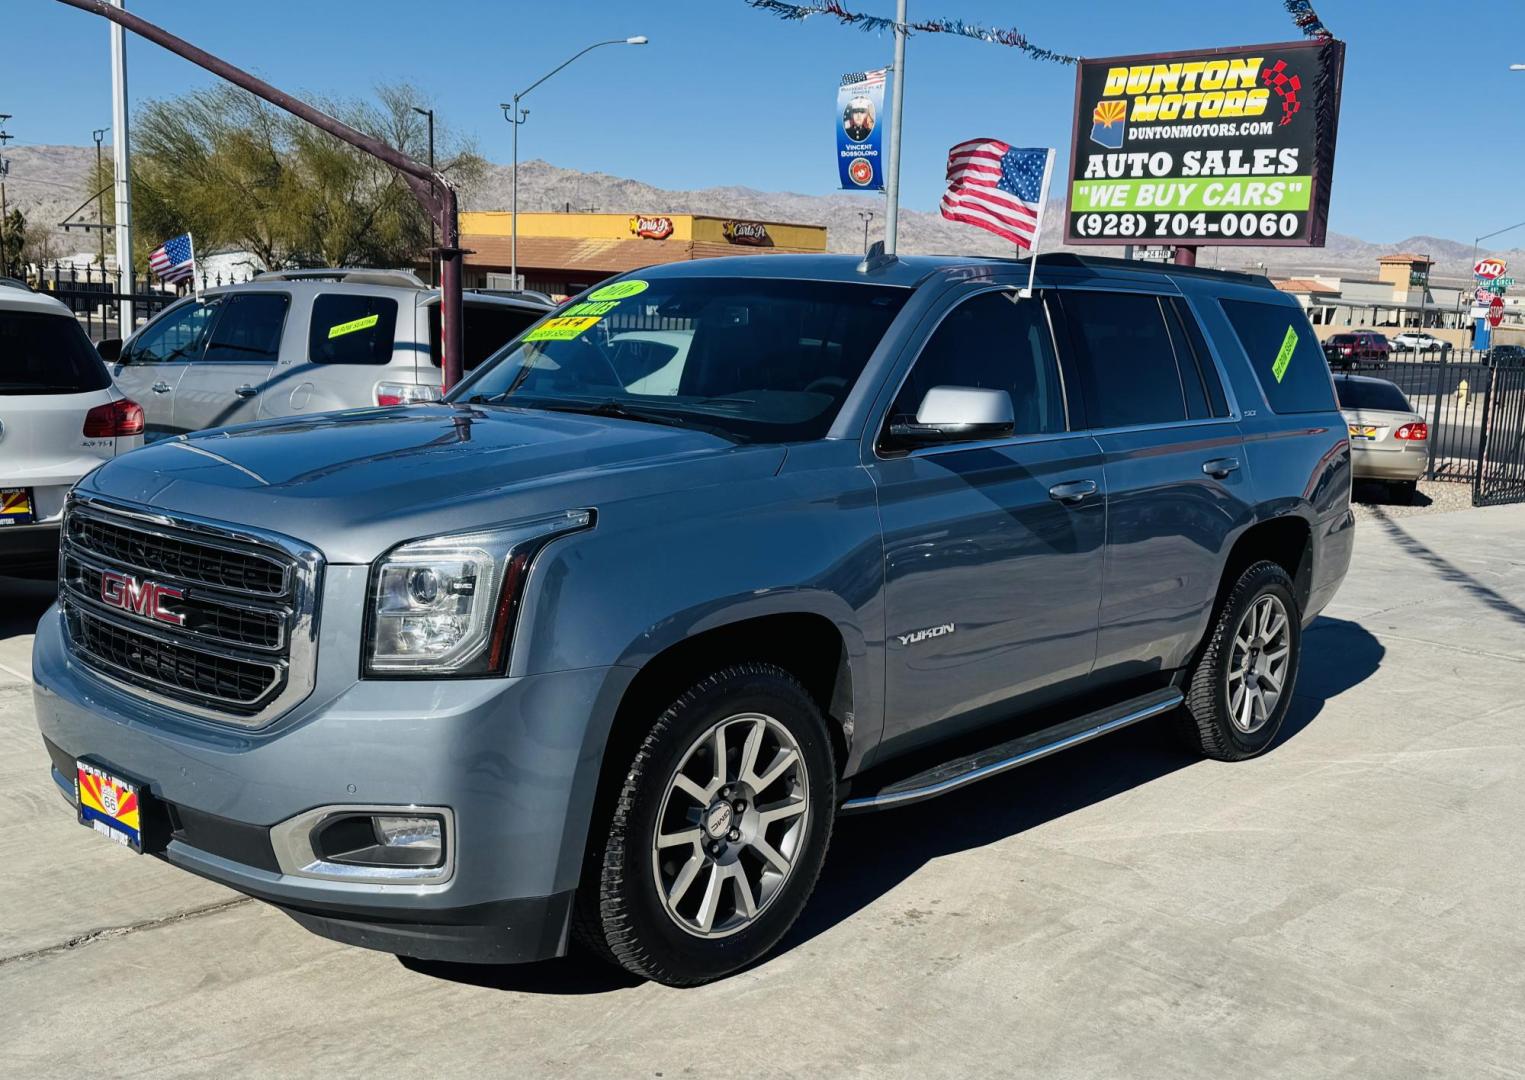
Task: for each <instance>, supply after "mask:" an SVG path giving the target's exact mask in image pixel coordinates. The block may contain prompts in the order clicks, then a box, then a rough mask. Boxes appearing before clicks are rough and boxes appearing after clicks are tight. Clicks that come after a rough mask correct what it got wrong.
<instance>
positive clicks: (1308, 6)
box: [1282, 0, 1334, 41]
mask: <svg viewBox="0 0 1525 1080" xmlns="http://www.w3.org/2000/svg"><path fill="white" fill-rule="evenodd" d="M1282 6H1283V7H1285V8H1286V9H1287V14H1288V15H1291V16H1292V21H1293V22H1295V23H1296V24H1297V28H1298V29H1299V30H1301V31H1302V32H1303V34H1304V35H1305V36H1306V37H1311V38H1323V39H1324V40H1326V41H1327V40H1328V39H1330V38H1332V37H1334V33H1333V32H1332V31H1331V30H1330V29H1329V28H1328V27H1327V26H1325V25H1324V22H1323V20H1322V19H1320V18H1319V17H1318V12H1316V11H1314V10H1313V3H1312V0H1282Z"/></svg>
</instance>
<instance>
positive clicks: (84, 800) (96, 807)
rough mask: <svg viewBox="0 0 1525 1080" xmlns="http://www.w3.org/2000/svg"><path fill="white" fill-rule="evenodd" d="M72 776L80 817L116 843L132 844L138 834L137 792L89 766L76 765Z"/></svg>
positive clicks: (137, 838) (134, 842)
mask: <svg viewBox="0 0 1525 1080" xmlns="http://www.w3.org/2000/svg"><path fill="white" fill-rule="evenodd" d="M75 778H76V781H77V783H78V784H79V817H80V820H81V821H82V822H84V823H85V824H87V825H89V826H90V827H91V828H93V829H95V830H96V831H97V832H100V833H104V834H105V835H106V836H108V837H110V838H111V839H113V840H115V841H116V842H117V843H119V844H127V845H130V846H132V847H136V846H137V845H138V843H139V836H140V835H141V834H140V825H139V815H138V793H137V791H135V790H134V789H133V788H132V786H131V785H128V784H123V783H122V782H121V781H119V780H116V779H115V778H113V777H110V776H107V775H106V774H105V773H103V772H101V771H100V770H99V769H96V768H94V767H92V766H90V765H84V764H81V765H79V766H78V768H77V771H76V773H75Z"/></svg>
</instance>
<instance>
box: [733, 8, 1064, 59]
mask: <svg viewBox="0 0 1525 1080" xmlns="http://www.w3.org/2000/svg"><path fill="white" fill-rule="evenodd" d="M747 3H748V4H750V5H752V6H753V7H755V8H762V9H763V10H764V11H771V12H773V14H775V15H777V16H778V17H779V18H781V19H805V18H808V17H810V16H811V15H831V16H833V17H835V18H836V19H837V21H839V22H842V23H845V24H847V25H849V26H856V27H857V28H858V29H860V30H866V31H881V32H882V31H885V30H894V29H895V20H894V19H886V18H883V17H882V16H879V15H865V14H863V13H862V12H858V11H848V10H847V9H846V8H844V7H843V6H842V5H841V4H840V3H838V2H837V0H820V2H818V3H814V4H790V3H786V2H785V0H747ZM905 28H906V31H907V32H908V33H922V34H954V35H957V36H958V37H966V38H974V39H975V40H976V41H988V42H990V43H991V44H994V45H1005V46H1007V47H1009V48H1013V49H1021V50H1022V51H1023V52H1024V53H1026V54H1027V55H1028V56H1030V57H1032V58H1033V59H1034V60H1051V61H1053V62H1054V63H1056V64H1073V63H1075V62H1076V61H1078V60H1079V59H1080V57H1078V56H1070V55H1068V54H1066V53H1061V52H1055V51H1054V50H1053V49H1045V48H1043V47H1042V46H1040V45H1034V44H1033V43H1032V42H1030V41H1028V40H1027V37H1026V35H1024V34H1023V33H1022V32H1021V31H1020V30H1016V29H1011V30H1002V29H995V28H991V27H987V26H980V25H978V24H976V23H967V22H965V21H964V20H963V19H922V20H918V21H913V22H908V23H906V26H905Z"/></svg>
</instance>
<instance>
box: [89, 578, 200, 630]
mask: <svg viewBox="0 0 1525 1080" xmlns="http://www.w3.org/2000/svg"><path fill="white" fill-rule="evenodd" d="M184 595H185V594H184V593H183V592H181V591H180V590H179V589H173V588H171V587H170V586H168V585H160V584H159V583H158V582H156V581H139V580H138V579H137V578H135V577H133V576H132V575H131V574H118V573H116V572H115V571H113V570H103V571H101V600H102V601H103V602H104V603H106V604H107V605H109V606H110V607H114V608H121V609H122V610H123V611H131V612H133V613H134V614H137V615H142V616H143V617H144V618H146V619H157V620H158V621H159V622H165V623H172V624H173V625H175V626H184V625H185V616H184V615H181V614H180V613H179V612H175V611H169V610H166V609H165V607H164V601H166V600H179V599H180V598H181V597H182V596H184Z"/></svg>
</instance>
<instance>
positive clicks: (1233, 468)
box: [1202, 457, 1239, 480]
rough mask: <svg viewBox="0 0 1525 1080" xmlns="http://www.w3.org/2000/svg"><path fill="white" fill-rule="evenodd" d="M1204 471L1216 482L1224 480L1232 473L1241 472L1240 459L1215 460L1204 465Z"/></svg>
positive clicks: (1223, 458)
mask: <svg viewBox="0 0 1525 1080" xmlns="http://www.w3.org/2000/svg"><path fill="white" fill-rule="evenodd" d="M1202 471H1203V472H1205V473H1206V474H1207V475H1208V476H1211V477H1212V478H1213V479H1215V480H1222V479H1223V478H1224V477H1225V476H1227V475H1228V474H1229V473H1231V472H1238V471H1239V459H1238V458H1231V457H1221V458H1213V460H1211V461H1204V462H1203V463H1202Z"/></svg>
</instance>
